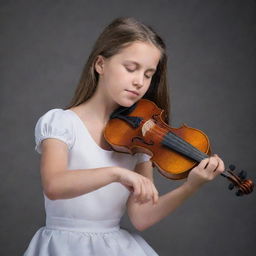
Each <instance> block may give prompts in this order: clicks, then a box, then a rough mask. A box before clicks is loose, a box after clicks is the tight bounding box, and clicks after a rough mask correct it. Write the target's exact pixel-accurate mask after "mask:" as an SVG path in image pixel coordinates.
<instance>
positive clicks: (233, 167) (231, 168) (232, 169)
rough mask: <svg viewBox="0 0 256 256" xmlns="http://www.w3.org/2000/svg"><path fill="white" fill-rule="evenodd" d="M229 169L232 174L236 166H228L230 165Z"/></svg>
mask: <svg viewBox="0 0 256 256" xmlns="http://www.w3.org/2000/svg"><path fill="white" fill-rule="evenodd" d="M229 169H230V171H232V172H233V171H234V170H235V169H236V166H235V165H233V164H230V165H229Z"/></svg>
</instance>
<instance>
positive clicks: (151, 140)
mask: <svg viewBox="0 0 256 256" xmlns="http://www.w3.org/2000/svg"><path fill="white" fill-rule="evenodd" d="M164 114H165V113H164V110H162V109H160V108H158V106H157V105H156V104H155V103H154V102H152V101H150V100H147V99H141V100H139V101H138V102H137V103H135V104H134V105H132V106H131V107H127V108H126V107H120V108H118V109H117V110H115V111H114V112H113V113H112V114H111V116H110V120H109V121H108V123H107V125H106V127H105V129H104V137H105V139H106V141H107V142H108V143H109V144H110V145H111V147H112V149H113V150H115V151H118V152H124V153H129V154H135V153H146V154H148V155H150V156H151V159H150V160H151V161H152V163H153V165H154V166H156V167H157V170H158V171H159V172H160V173H161V174H162V175H164V176H165V177H167V178H169V179H173V180H179V179H183V178H186V177H187V176H188V174H189V171H190V170H191V169H192V168H193V167H195V166H196V165H197V164H198V163H199V162H201V161H202V160H203V159H204V158H208V157H209V156H210V155H211V150H210V142H209V139H208V137H207V135H206V134H205V133H203V132H202V131H200V130H198V129H195V128H191V127H188V126H187V125H183V126H181V127H180V128H172V127H170V126H169V125H167V124H166V123H165V122H164V119H165V118H164ZM229 167H230V169H226V170H225V171H224V172H223V173H221V176H223V177H225V178H227V179H228V180H229V181H231V182H232V183H231V184H230V185H229V189H233V188H234V187H237V188H238V191H237V192H236V195H237V196H241V195H243V194H249V193H251V192H252V191H253V187H254V184H253V182H252V181H251V180H249V179H245V178H246V172H245V171H241V172H240V173H239V174H238V175H236V174H234V172H233V171H234V169H235V166H234V165H230V166H229Z"/></svg>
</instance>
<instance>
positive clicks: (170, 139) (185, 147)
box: [162, 132, 230, 178]
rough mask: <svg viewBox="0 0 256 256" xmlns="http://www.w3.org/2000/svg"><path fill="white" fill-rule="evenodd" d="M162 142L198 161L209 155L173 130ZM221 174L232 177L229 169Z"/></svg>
mask: <svg viewBox="0 0 256 256" xmlns="http://www.w3.org/2000/svg"><path fill="white" fill-rule="evenodd" d="M162 144H163V145H164V146H166V147H168V148H169V149H172V150H174V151H176V152H178V153H180V154H182V155H184V156H186V157H188V158H190V159H191V160H194V161H196V162H197V163H200V162H201V161H202V160H203V159H205V158H208V157H209V156H208V155H207V154H205V153H203V152H202V151H200V150H198V149H197V148H195V147H194V146H193V145H191V144H190V143H188V142H186V141H185V140H183V139H181V138H180V137H179V136H177V135H176V134H174V133H172V132H168V133H167V134H166V136H165V137H164V139H163V141H162ZM221 175H222V176H223V177H225V178H230V173H229V172H228V170H225V171H224V172H223V173H222V174H221Z"/></svg>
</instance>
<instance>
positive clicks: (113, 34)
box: [65, 17, 170, 123]
mask: <svg viewBox="0 0 256 256" xmlns="http://www.w3.org/2000/svg"><path fill="white" fill-rule="evenodd" d="M135 41H141V42H150V43H152V44H153V45H154V46H156V47H157V48H158V49H159V50H160V52H161V58H160V60H159V63H158V66H157V70H156V72H155V74H154V75H153V77H152V81H151V84H150V87H149V89H148V91H147V92H146V94H145V95H144V96H143V98H146V99H149V100H151V101H153V102H155V103H156V104H157V105H158V106H159V107H160V108H162V109H164V110H165V114H166V116H165V121H166V122H167V123H168V122H169V108H170V106H169V91H168V84H167V55H166V46H165V43H164V41H163V40H162V39H161V37H160V36H159V35H157V33H156V32H155V31H154V30H153V29H152V27H150V26H146V25H145V24H142V23H141V22H139V21H137V20H136V19H135V18H131V17H129V18H117V19H115V20H113V21H112V22H111V23H110V24H109V25H108V26H107V27H106V28H105V29H104V30H103V32H102V33H101V35H100V36H99V38H98V39H97V41H96V42H95V45H94V47H93V49H92V52H91V54H90V56H89V58H88V60H87V63H86V65H85V67H84V69H83V72H82V75H81V78H80V81H79V83H78V86H77V88H76V91H75V94H74V96H73V98H72V100H71V102H70V103H69V105H68V106H66V107H65V109H69V108H71V107H74V106H78V105H80V104H82V103H83V102H85V101H87V100H88V99H89V98H91V97H92V95H93V94H94V92H95V90H96V87H97V85H98V73H97V72H96V71H95V68H94V64H95V61H96V58H97V56H98V55H102V56H104V57H105V58H110V57H111V56H113V55H115V54H117V53H118V52H119V51H120V50H121V49H122V48H124V47H125V46H127V44H129V43H132V42H135Z"/></svg>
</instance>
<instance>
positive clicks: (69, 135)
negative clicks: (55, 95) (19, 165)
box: [34, 108, 74, 153]
mask: <svg viewBox="0 0 256 256" xmlns="http://www.w3.org/2000/svg"><path fill="white" fill-rule="evenodd" d="M34 132H35V142H36V147H35V149H36V151H37V152H38V153H41V149H40V143H41V141H42V140H43V139H46V138H56V139H60V140H62V141H64V142H65V143H66V144H68V147H69V149H70V148H71V147H72V145H73V143H74V128H73V123H72V120H71V118H70V115H69V113H68V111H67V110H64V109H62V108H53V109H50V110H48V111H47V112H45V113H44V114H43V115H42V116H41V117H40V118H39V119H38V121H37V122H36V125H35V130H34Z"/></svg>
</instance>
